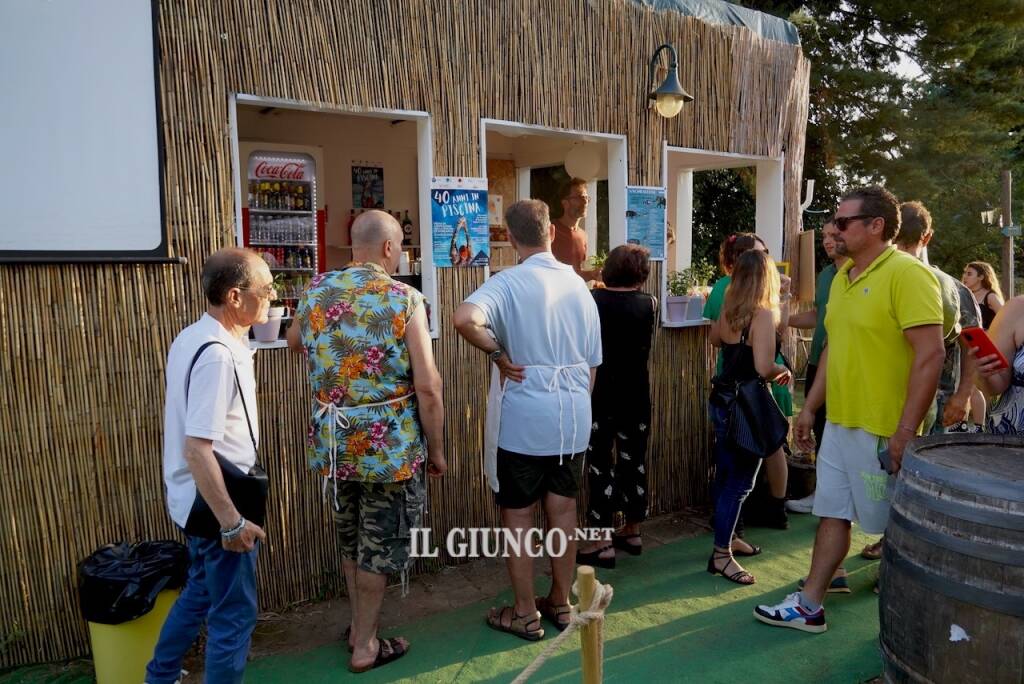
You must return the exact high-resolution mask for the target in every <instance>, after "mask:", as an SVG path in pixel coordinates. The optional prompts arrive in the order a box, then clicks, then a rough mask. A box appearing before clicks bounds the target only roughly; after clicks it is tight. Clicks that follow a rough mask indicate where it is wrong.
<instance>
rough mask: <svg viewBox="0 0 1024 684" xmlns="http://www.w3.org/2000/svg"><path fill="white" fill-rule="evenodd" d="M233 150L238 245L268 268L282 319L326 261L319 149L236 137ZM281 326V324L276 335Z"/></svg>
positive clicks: (286, 317)
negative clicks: (239, 181)
mask: <svg viewBox="0 0 1024 684" xmlns="http://www.w3.org/2000/svg"><path fill="white" fill-rule="evenodd" d="M239 154H240V157H241V159H243V160H244V162H245V168H246V169H247V172H246V175H245V180H244V182H243V187H242V235H241V238H242V244H243V245H244V246H246V247H249V248H250V249H252V250H254V251H255V252H257V253H258V254H259V255H260V256H262V257H263V259H264V261H266V262H267V265H268V266H269V267H270V272H271V273H272V274H273V275H274V278H275V281H276V282H277V284H278V299H279V300H280V301H279V303H278V305H280V304H283V305H284V306H285V307H286V312H285V316H284V320H285V321H287V320H288V318H289V317H290V315H291V313H292V312H294V310H295V305H296V303H297V302H298V299H299V297H300V296H301V294H302V291H303V290H304V289H305V288H306V286H307V285H308V284H309V281H310V280H312V279H313V276H315V275H316V274H317V273H320V272H322V271H324V269H325V265H326V254H325V251H326V250H325V244H326V243H325V240H324V231H325V226H326V218H327V217H326V208H325V207H324V205H323V200H322V199H321V193H320V191H319V187H318V186H319V185H321V184H322V179H321V178H320V177H319V175H318V171H319V169H320V168H321V165H320V164H318V159H319V158H320V157H321V155H320V150H319V148H304V147H300V146H295V145H291V146H288V145H278V144H273V145H271V144H267V143H251V142H243V141H239ZM287 327H288V326H287V323H285V324H283V325H282V326H281V335H283V334H284V330H285V329H287Z"/></svg>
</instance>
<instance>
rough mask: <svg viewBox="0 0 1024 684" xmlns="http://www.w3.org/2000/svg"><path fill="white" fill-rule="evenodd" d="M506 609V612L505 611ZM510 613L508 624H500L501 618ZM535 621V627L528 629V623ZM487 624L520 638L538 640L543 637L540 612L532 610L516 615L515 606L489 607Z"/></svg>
mask: <svg viewBox="0 0 1024 684" xmlns="http://www.w3.org/2000/svg"><path fill="white" fill-rule="evenodd" d="M506 611H507V612H506ZM506 615H510V616H511V617H510V618H509V622H508V625H504V624H502V622H503V620H502V619H503V618H504V617H505V616H506ZM534 623H536V625H537V626H536V628H534V629H530V625H532V624H534ZM487 624H488V625H490V627H491V628H492V629H496V630H498V631H499V632H508V633H509V634H514V635H516V636H517V637H519V638H520V639H526V640H527V641H540V640H541V639H543V638H544V629H543V628H542V627H541V626H540V612H539V611H533V614H532V615H531V614H529V613H527V614H526V615H517V614H516V608H515V606H502V607H501V608H491V610H490V612H488V613H487Z"/></svg>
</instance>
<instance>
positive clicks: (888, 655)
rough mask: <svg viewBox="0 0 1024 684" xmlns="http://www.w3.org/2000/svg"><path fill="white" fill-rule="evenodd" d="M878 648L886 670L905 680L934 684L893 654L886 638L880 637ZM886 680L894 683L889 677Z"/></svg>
mask: <svg viewBox="0 0 1024 684" xmlns="http://www.w3.org/2000/svg"><path fill="white" fill-rule="evenodd" d="M878 646H879V650H881V651H882V664H883V665H884V666H885V668H886V670H891V671H892V672H893V674H895V675H896V676H897V677H898V678H900V679H903V680H909V681H913V682H920V683H921V684H934V682H933V681H932V680H931V679H928V678H926V677H924V676H923V675H921V674H919V673H917V672H914V671H913V670H911V669H910V668H909V667H908V666H907V665H906V664H905V663H904V662H903V661H902V660H900V659H899V658H897V657H896V656H895V655H894V654H893V652H892V650H891V649H890V648H889V647H888V646H886V645H885V638H884V637H883V636H882V635H879V636H878ZM883 674H889V672H884V673H883ZM885 680H886V681H887V682H891V681H892V680H891V679H890V678H889V677H886V678H885Z"/></svg>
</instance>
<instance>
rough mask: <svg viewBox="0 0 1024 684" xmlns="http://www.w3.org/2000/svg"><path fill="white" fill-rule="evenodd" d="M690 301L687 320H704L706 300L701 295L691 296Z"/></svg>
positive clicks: (687, 304) (687, 306)
mask: <svg viewBox="0 0 1024 684" xmlns="http://www.w3.org/2000/svg"><path fill="white" fill-rule="evenodd" d="M689 299H690V301H688V302H687V303H686V320H688V321H702V320H704V298H703V297H701V296H700V295H691V296H690V298H689Z"/></svg>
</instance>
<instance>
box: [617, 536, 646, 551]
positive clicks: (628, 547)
mask: <svg viewBox="0 0 1024 684" xmlns="http://www.w3.org/2000/svg"><path fill="white" fill-rule="evenodd" d="M629 539H640V535H639V534H623V535H618V534H613V535H612V546H614V547H615V548H617V549H622V550H623V551H625V552H626V553H628V554H630V555H631V556H639V555H640V554H641V553H643V552H644V547H643V544H630V543H629V541H628V540H629Z"/></svg>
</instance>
